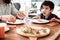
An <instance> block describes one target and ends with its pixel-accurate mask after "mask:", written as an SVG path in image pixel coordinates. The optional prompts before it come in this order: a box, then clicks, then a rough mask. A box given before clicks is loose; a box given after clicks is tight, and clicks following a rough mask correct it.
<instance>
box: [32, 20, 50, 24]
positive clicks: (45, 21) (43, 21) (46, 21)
mask: <svg viewBox="0 0 60 40" xmlns="http://www.w3.org/2000/svg"><path fill="white" fill-rule="evenodd" d="M31 21H32V22H33V23H48V22H49V20H45V19H32V20H31Z"/></svg>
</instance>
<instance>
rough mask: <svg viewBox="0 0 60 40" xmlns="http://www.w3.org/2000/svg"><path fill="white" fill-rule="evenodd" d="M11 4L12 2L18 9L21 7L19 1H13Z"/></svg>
mask: <svg viewBox="0 0 60 40" xmlns="http://www.w3.org/2000/svg"><path fill="white" fill-rule="evenodd" d="M13 4H14V6H15V8H16V9H17V10H19V9H20V7H21V5H20V3H13Z"/></svg>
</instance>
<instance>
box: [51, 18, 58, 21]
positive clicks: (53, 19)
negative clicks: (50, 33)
mask: <svg viewBox="0 0 60 40" xmlns="http://www.w3.org/2000/svg"><path fill="white" fill-rule="evenodd" d="M50 21H51V22H58V19H56V18H55V17H54V18H52V19H51V20H50Z"/></svg>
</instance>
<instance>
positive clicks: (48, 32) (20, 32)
mask: <svg viewBox="0 0 60 40" xmlns="http://www.w3.org/2000/svg"><path fill="white" fill-rule="evenodd" d="M42 29H46V30H45V31H46V33H45V32H43V30H41V29H40V31H39V32H40V34H35V35H34V34H28V33H24V32H22V30H21V28H16V32H17V33H18V34H20V35H22V36H27V37H43V36H47V35H48V34H50V29H49V28H42Z"/></svg>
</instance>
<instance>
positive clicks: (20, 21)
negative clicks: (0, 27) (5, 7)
mask: <svg viewBox="0 0 60 40" xmlns="http://www.w3.org/2000/svg"><path fill="white" fill-rule="evenodd" d="M6 23H8V24H23V23H24V21H23V20H19V19H16V22H14V23H13V22H8V21H6Z"/></svg>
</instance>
